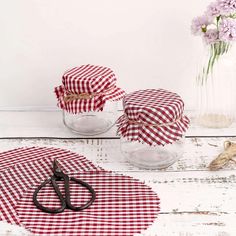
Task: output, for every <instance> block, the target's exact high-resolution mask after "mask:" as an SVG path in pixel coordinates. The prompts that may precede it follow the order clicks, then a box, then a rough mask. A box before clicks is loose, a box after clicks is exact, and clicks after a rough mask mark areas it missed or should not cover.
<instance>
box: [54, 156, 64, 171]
mask: <svg viewBox="0 0 236 236" xmlns="http://www.w3.org/2000/svg"><path fill="white" fill-rule="evenodd" d="M53 172H54V173H62V170H61V168H60V166H59V163H58V161H57V159H54V161H53Z"/></svg>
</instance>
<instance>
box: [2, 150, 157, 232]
mask: <svg viewBox="0 0 236 236" xmlns="http://www.w3.org/2000/svg"><path fill="white" fill-rule="evenodd" d="M8 154H9V158H10V159H12V160H13V156H15V158H16V162H15V164H14V165H12V164H11V163H10V161H7V160H8ZM55 157H56V158H57V160H58V162H59V164H60V166H61V167H63V172H65V173H67V174H68V175H70V176H71V177H75V178H78V179H81V180H83V181H85V182H87V183H88V184H90V185H91V186H93V188H94V189H95V191H96V195H97V198H96V200H95V202H94V203H93V204H92V205H91V206H90V208H88V209H86V210H83V211H79V212H74V211H71V210H69V209H66V210H65V211H64V212H63V213H60V214H56V215H55V214H48V213H45V212H42V211H41V210H39V209H37V208H36V207H35V205H34V204H33V201H32V195H33V192H34V190H35V187H36V186H38V185H39V184H40V183H41V182H42V180H44V179H45V178H48V177H49V176H51V175H52V169H51V165H52V161H53V160H54V158H55ZM26 159H27V160H26ZM3 160H5V163H6V164H4V161H3ZM17 160H18V163H17ZM0 163H1V165H2V164H3V165H4V168H1V169H0V176H1V180H0V181H1V189H0V190H1V195H0V207H1V211H2V215H3V219H2V220H5V221H7V222H8V223H11V224H18V225H21V226H24V227H25V228H26V229H28V230H30V231H31V232H32V233H34V235H43V236H44V235H45V236H46V235H54V236H59V235H60V236H62V235H67V236H80V235H81V236H82V235H86V236H96V235H101V236H102V235H104V236H105V235H106V236H116V235H122V236H131V235H134V234H137V233H141V232H142V231H143V230H145V229H147V227H148V226H149V225H151V224H152V223H153V221H154V220H155V218H156V217H157V214H158V212H159V198H158V196H157V194H156V193H155V192H153V190H152V189H151V188H150V187H148V186H146V185H145V184H144V183H142V182H140V181H139V180H136V179H133V178H132V177H129V176H123V175H118V174H115V173H112V172H110V171H105V170H104V169H102V168H100V167H95V166H94V164H93V163H92V162H91V161H89V160H87V159H86V158H85V157H83V156H80V155H78V154H76V153H72V152H69V151H66V150H62V149H54V148H28V149H27V148H24V149H17V150H13V151H9V153H8V152H4V154H0ZM58 185H59V187H61V188H62V189H63V186H61V183H60V181H58ZM89 197H90V195H89V193H88V191H86V189H85V188H82V187H80V186H78V185H76V184H75V185H72V186H71V199H72V201H73V205H81V203H83V202H84V201H86V200H87V199H88V198H89ZM39 200H40V202H42V203H43V204H47V205H48V206H49V207H57V206H59V205H58V204H59V202H58V197H57V196H56V195H55V192H53V191H52V188H51V186H48V187H46V188H45V189H43V190H42V192H40V196H39Z"/></svg>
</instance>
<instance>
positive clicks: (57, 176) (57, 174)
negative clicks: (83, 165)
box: [33, 159, 96, 213]
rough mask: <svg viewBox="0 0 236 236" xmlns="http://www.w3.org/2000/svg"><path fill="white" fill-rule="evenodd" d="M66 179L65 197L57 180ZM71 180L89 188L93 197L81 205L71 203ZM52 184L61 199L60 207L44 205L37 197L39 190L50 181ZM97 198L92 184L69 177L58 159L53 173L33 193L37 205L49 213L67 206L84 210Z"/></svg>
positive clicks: (58, 211)
mask: <svg viewBox="0 0 236 236" xmlns="http://www.w3.org/2000/svg"><path fill="white" fill-rule="evenodd" d="M61 180H63V181H64V188H65V197H63V195H62V193H61V191H60V189H59V187H58V185H57V181H61ZM70 181H74V182H76V183H78V184H79V185H81V186H83V187H85V188H87V189H88V191H89V192H90V194H91V198H90V199H89V200H88V201H87V202H86V203H85V204H84V205H81V206H78V207H77V206H73V205H72V204H71V200H70ZM50 182H51V184H52V186H53V188H54V190H55V192H56V194H57V196H58V198H59V200H60V203H61V207H59V208H48V207H45V206H43V205H42V204H41V203H39V201H38V199H37V197H38V193H39V191H40V190H41V189H42V188H43V187H45V186H46V185H47V184H48V183H50ZM95 199H96V193H95V191H94V189H93V188H92V186H90V185H89V184H88V183H86V182H84V181H82V180H80V179H76V178H74V177H71V178H70V177H69V176H68V175H66V174H65V173H63V171H62V170H61V168H60V167H59V164H58V161H57V160H56V159H55V160H54V161H53V175H52V176H51V177H50V178H49V179H47V180H45V181H44V182H43V183H42V184H41V185H40V186H38V187H37V188H36V189H35V191H34V194H33V202H34V204H35V206H36V207H37V208H38V209H40V210H42V211H43V212H47V213H61V212H63V211H64V210H65V209H66V208H67V209H71V210H73V211H82V210H84V209H86V208H88V207H89V206H91V204H92V203H93V202H94V201H95Z"/></svg>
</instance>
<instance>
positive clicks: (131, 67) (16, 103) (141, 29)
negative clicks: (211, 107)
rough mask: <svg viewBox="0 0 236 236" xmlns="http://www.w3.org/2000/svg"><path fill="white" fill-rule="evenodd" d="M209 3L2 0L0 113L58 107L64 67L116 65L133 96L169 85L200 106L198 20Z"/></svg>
mask: <svg viewBox="0 0 236 236" xmlns="http://www.w3.org/2000/svg"><path fill="white" fill-rule="evenodd" d="M208 2H209V1H208V0H178V1H175V0H171V1H163V0H86V1H85V0H20V1H19V0H7V1H6V0H0V3H1V9H0V30H1V31H0V32H1V34H0V109H3V108H6V107H29V106H33V107H54V106H55V105H56V100H55V97H54V94H53V88H54V86H56V85H59V84H60V82H61V76H62V74H63V72H64V71H65V70H66V69H69V68H71V67H74V66H77V65H81V64H87V63H90V64H98V65H105V66H108V67H111V68H112V69H113V70H114V71H115V73H116V74H117V76H118V78H119V83H118V84H119V85H120V86H122V87H123V88H125V89H126V90H127V91H128V92H130V91H133V90H137V89H142V88H153V87H154V88H159V87H162V88H166V89H170V90H174V91H176V92H178V93H179V94H180V95H181V96H182V97H183V98H184V99H185V103H186V106H187V108H190V109H191V108H193V107H194V104H195V99H194V98H195V91H194V84H195V83H194V82H195V75H196V59H197V55H198V54H199V50H201V48H202V42H201V40H200V38H196V37H194V36H192V35H191V33H190V24H191V20H192V18H193V17H195V16H197V15H199V14H202V12H203V11H204V10H205V7H206V5H207V4H208Z"/></svg>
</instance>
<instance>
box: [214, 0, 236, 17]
mask: <svg viewBox="0 0 236 236" xmlns="http://www.w3.org/2000/svg"><path fill="white" fill-rule="evenodd" d="M217 4H218V6H219V9H220V11H221V14H222V15H230V14H234V13H236V0H218V1H217Z"/></svg>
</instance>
